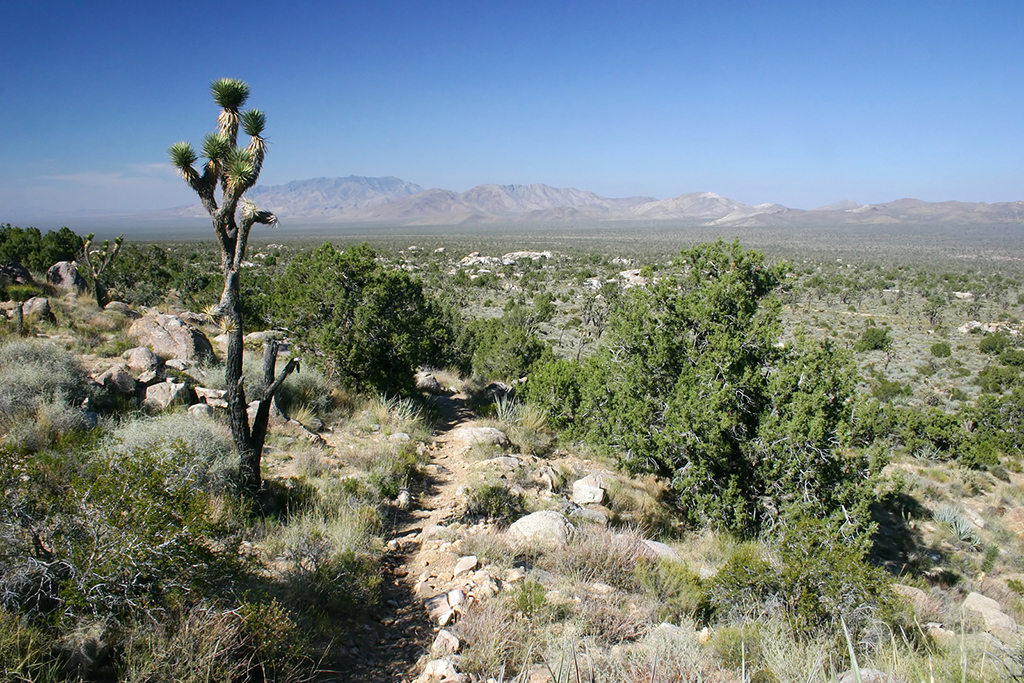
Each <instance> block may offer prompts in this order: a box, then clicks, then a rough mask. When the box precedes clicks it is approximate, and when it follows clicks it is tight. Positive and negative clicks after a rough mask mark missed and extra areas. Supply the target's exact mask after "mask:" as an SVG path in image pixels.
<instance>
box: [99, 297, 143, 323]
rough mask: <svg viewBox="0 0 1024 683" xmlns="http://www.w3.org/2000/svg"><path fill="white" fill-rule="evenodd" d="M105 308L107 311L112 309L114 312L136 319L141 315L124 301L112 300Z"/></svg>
mask: <svg viewBox="0 0 1024 683" xmlns="http://www.w3.org/2000/svg"><path fill="white" fill-rule="evenodd" d="M103 310H105V311H112V312H114V313H120V314H121V315H123V316H125V317H126V318H135V319H137V318H139V317H140V316H139V314H138V313H136V312H135V310H134V309H132V307H131V306H129V305H128V304H126V303H125V302H123V301H111V302H110V303H108V304H107V305H106V306H104V307H103Z"/></svg>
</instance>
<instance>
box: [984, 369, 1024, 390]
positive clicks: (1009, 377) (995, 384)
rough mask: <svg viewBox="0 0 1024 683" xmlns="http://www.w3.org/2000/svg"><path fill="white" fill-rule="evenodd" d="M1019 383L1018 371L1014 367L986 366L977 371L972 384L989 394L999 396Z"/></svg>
mask: <svg viewBox="0 0 1024 683" xmlns="http://www.w3.org/2000/svg"><path fill="white" fill-rule="evenodd" d="M1019 381H1020V369H1019V368H1017V367H1015V366H1003V365H986V366H985V367H984V368H982V369H981V370H979V371H978V376H977V377H975V378H974V383H975V384H977V385H978V386H980V387H981V390H982V391H984V392H986V393H989V394H999V393H1002V392H1003V391H1006V390H1007V389H1009V388H1011V387H1013V386H1014V385H1015V384H1017V383H1018V382H1019Z"/></svg>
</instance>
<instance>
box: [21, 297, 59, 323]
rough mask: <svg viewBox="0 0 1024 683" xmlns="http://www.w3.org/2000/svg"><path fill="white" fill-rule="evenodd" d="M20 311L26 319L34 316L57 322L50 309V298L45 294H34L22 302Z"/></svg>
mask: <svg viewBox="0 0 1024 683" xmlns="http://www.w3.org/2000/svg"><path fill="white" fill-rule="evenodd" d="M21 312H22V315H24V316H25V318H26V319H27V318H36V319H38V320H45V321H46V322H49V323H54V322H57V318H56V317H54V315H53V311H52V310H51V309H50V300H49V299H47V298H46V297H45V296H34V297H32V298H31V299H28V300H27V301H26V302H25V303H24V304H22V307H21Z"/></svg>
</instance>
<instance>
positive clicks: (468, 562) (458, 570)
mask: <svg viewBox="0 0 1024 683" xmlns="http://www.w3.org/2000/svg"><path fill="white" fill-rule="evenodd" d="M477 564H478V562H477V559H476V555H467V556H466V557H460V558H459V561H458V562H456V563H455V570H454V571H453V572H452V578H454V577H456V576H458V575H459V574H465V573H466V572H471V571H473V570H474V569H476V566H477Z"/></svg>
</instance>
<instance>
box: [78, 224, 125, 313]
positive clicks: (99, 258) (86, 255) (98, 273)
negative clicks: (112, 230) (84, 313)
mask: <svg viewBox="0 0 1024 683" xmlns="http://www.w3.org/2000/svg"><path fill="white" fill-rule="evenodd" d="M93 237H95V234H94V233H91V232H90V233H89V234H88V235H87V236H86V238H85V241H84V242H82V261H83V263H84V264H85V267H86V268H87V269H88V270H89V274H90V275H91V276H92V286H93V291H95V292H96V305H97V306H99V307H100V308H103V306H104V305H105V304H106V303H107V287H106V285H105V284H104V282H103V271H105V270H106V269H107V266H109V265H110V263H111V261H113V260H114V258H116V257H117V254H118V252H120V251H121V245H122V244H124V235H120V236H118V237H117V238H115V239H114V243H113V244H111V243H110V240H103V248H102V249H96V250H94V251H92V253H91V254H90V250H91V249H92V238H93ZM93 256H95V257H96V262H95V263H94V262H93V260H92V257H93Z"/></svg>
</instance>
